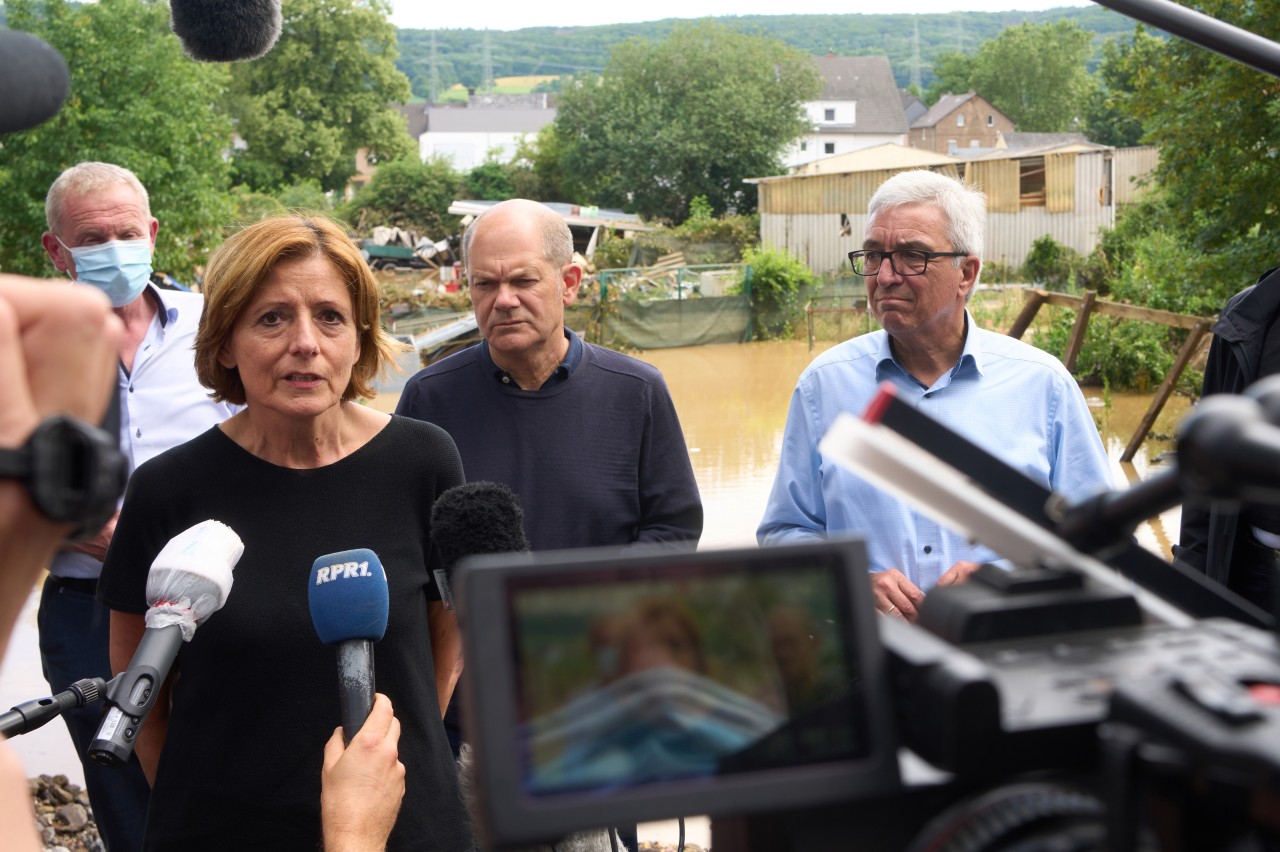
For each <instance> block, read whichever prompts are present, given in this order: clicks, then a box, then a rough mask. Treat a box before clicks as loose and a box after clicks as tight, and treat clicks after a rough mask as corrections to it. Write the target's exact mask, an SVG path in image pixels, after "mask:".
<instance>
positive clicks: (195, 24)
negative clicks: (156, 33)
mask: <svg viewBox="0 0 1280 852" xmlns="http://www.w3.org/2000/svg"><path fill="white" fill-rule="evenodd" d="M169 15H170V17H169V26H170V28H171V29H172V30H173V33H174V35H176V36H177V37H178V39H179V40H180V41H181V42H182V49H183V50H185V51H186V52H187V56H190V57H191V58H192V59H195V60H197V61H199V62H244V61H248V60H251V59H258V58H260V57H263V56H266V55H267V54H268V53H270V52H271V48H273V47H275V44H276V39H278V38H280V28H281V25H282V23H283V19H282V17H281V14H280V0H170V4H169Z"/></svg>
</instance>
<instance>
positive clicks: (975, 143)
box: [969, 139, 978, 148]
mask: <svg viewBox="0 0 1280 852" xmlns="http://www.w3.org/2000/svg"><path fill="white" fill-rule="evenodd" d="M969 147H970V148H977V147H978V140H977V139H970V140H969Z"/></svg>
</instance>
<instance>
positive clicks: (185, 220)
mask: <svg viewBox="0 0 1280 852" xmlns="http://www.w3.org/2000/svg"><path fill="white" fill-rule="evenodd" d="M6 9H7V12H8V20H9V25H10V26H11V27H13V28H14V29H21V30H26V31H29V32H32V33H34V34H36V35H38V36H40V37H41V38H43V39H45V40H46V41H48V42H49V43H50V44H51V45H53V46H54V47H55V48H57V49H58V50H59V51H60V52H61V53H62V55H63V58H64V59H66V61H67V66H68V68H69V69H70V71H71V94H70V95H69V97H68V98H67V102H66V104H65V105H64V106H63V107H62V110H61V111H60V112H59V113H58V114H57V115H56V116H55V117H54V118H52V119H50V120H49V121H47V122H45V123H44V124H42V125H40V126H39V127H36V128H33V129H31V130H27V131H25V132H22V133H15V134H11V135H8V136H5V137H4V138H3V140H0V196H2V197H3V198H4V204H0V267H2V268H3V269H4V270H5V271H6V272H16V273H23V274H27V275H50V274H53V270H52V267H51V266H50V264H49V259H48V257H47V256H46V255H45V253H44V250H43V249H42V248H41V247H40V234H41V232H42V231H44V230H45V218H44V197H45V193H46V192H47V191H48V189H49V185H50V184H51V183H53V180H54V178H56V177H57V176H58V174H59V173H60V172H61V171H62V170H63V169H65V168H67V167H68V166H72V165H75V164H76V163H78V162H81V161H84V160H100V161H105V162H110V163H116V164H118V165H121V166H124V167H126V168H128V169H131V170H132V171H133V172H134V173H135V174H137V175H138V178H139V179H140V180H141V181H142V183H143V185H144V186H146V187H147V190H148V194H149V195H150V201H151V212H152V215H154V216H155V217H156V218H157V219H159V220H160V234H159V237H158V238H157V244H156V254H155V261H154V264H155V267H156V268H157V269H163V270H165V271H167V272H170V273H172V274H173V275H175V276H176V277H178V278H179V279H184V278H186V279H187V280H190V279H189V276H190V275H191V273H192V271H193V269H194V267H195V266H196V265H198V264H201V263H203V262H204V258H205V256H206V255H207V253H208V252H209V251H210V250H211V249H212V248H213V246H215V245H217V243H219V242H220V241H221V239H222V229H223V228H224V227H225V226H226V224H227V223H228V221H229V219H230V215H231V198H230V195H229V194H228V191H227V178H228V169H227V166H226V163H225V161H224V160H223V157H222V153H223V152H224V151H225V150H226V149H227V148H228V147H230V142H231V125H230V122H228V121H227V119H226V118H225V117H224V116H222V115H221V114H220V113H219V112H218V111H217V109H216V104H217V102H218V100H219V99H220V98H221V97H222V94H223V91H224V87H225V84H226V80H227V71H226V67H225V66H222V65H211V64H206V63H199V62H192V61H191V60H190V59H187V58H186V56H184V55H183V53H182V47H181V45H180V44H179V43H178V39H177V38H176V37H174V35H173V34H172V33H171V32H170V31H169V10H168V7H167V6H166V5H165V4H164V3H160V2H151V0H100V2H98V3H86V4H83V5H81V4H72V3H69V2H66V0H44V2H36V1H35V0H8V1H7V3H6Z"/></svg>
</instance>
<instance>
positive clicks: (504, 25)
mask: <svg viewBox="0 0 1280 852" xmlns="http://www.w3.org/2000/svg"><path fill="white" fill-rule="evenodd" d="M1089 5H1092V4H1091V2H1090V0H896V2H894V3H892V4H890V5H889V6H888V7H885V6H881V7H879V8H875V9H872V8H866V7H864V8H858V4H856V3H850V2H848V0H844V2H836V0H648V1H647V2H644V3H610V2H595V3H554V4H548V3H529V2H524V3H517V2H515V0H498V2H496V3H495V2H492V0H490V2H470V3H441V2H428V1H427V0H392V6H393V7H394V8H395V11H394V12H392V14H391V21H392V23H394V24H395V25H396V26H398V27H402V28H406V29H411V28H416V29H465V28H470V29H477V30H481V29H484V28H486V27H488V28H489V29H491V30H518V29H523V28H525V27H550V26H583V27H586V26H595V25H598V24H625V23H636V22H638V21H659V20H662V19H663V18H706V17H725V16H735V15H832V14H836V15H842V14H846V13H853V12H872V11H875V12H895V13H903V12H907V13H915V14H929V13H934V12H959V11H974V12H1004V11H1008V10H1011V9H1016V10H1018V11H1025V12H1038V11H1040V10H1042V9H1053V8H1057V7H1060V6H1089ZM867 6H870V4H867Z"/></svg>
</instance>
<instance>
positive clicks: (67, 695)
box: [0, 677, 107, 738]
mask: <svg viewBox="0 0 1280 852" xmlns="http://www.w3.org/2000/svg"><path fill="white" fill-rule="evenodd" d="M106 686H107V684H106V682H105V681H103V680H102V678H99V677H93V678H84V679H82V680H78V681H76V682H75V683H73V684H71V686H70V687H68V688H67V689H64V690H63V691H62V692H59V693H58V694H57V695H54V696H51V697H49V698H35V699H32V700H31V701H24V702H22V703H21V704H16V705H14V706H13V708H12V709H10V710H9V712H7V713H0V737H4V738H8V737H16V736H18V735H19V734H26V733H30V732H31V731H34V730H35V729H36V728H39V727H41V726H43V725H45V724H47V723H48V722H49V720H50V719H56V718H57V717H58V716H61V715H62V714H63V713H65V712H67V711H68V710H75V709H76V708H78V707H85V706H88V705H89V704H92V703H93V702H95V701H97V700H98V698H100V697H101V695H102V691H103V690H104V689H106Z"/></svg>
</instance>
